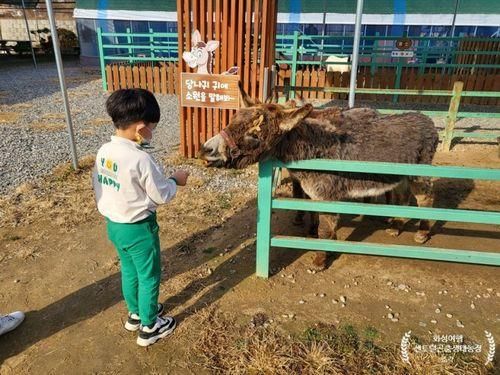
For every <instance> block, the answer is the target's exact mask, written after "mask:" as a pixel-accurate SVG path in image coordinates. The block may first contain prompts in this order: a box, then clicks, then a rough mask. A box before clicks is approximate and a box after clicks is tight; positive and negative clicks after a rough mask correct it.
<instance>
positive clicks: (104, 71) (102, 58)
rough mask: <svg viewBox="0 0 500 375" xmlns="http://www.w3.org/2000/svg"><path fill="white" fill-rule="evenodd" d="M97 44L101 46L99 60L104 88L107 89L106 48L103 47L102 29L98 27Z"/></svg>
mask: <svg viewBox="0 0 500 375" xmlns="http://www.w3.org/2000/svg"><path fill="white" fill-rule="evenodd" d="M97 44H98V46H99V62H100V64H101V78H102V89H103V90H104V91H107V89H108V82H107V81H106V68H105V66H104V49H103V48H102V29H101V28H100V27H98V28H97Z"/></svg>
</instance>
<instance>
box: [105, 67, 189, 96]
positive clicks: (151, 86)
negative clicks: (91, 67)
mask: <svg viewBox="0 0 500 375" xmlns="http://www.w3.org/2000/svg"><path fill="white" fill-rule="evenodd" d="M178 70H179V68H178V65H177V63H173V62H164V63H160V64H158V65H152V64H135V65H133V66H132V65H129V64H126V63H124V64H121V63H116V64H107V65H106V80H107V82H108V91H109V92H112V91H116V90H119V89H132V88H143V89H147V90H149V91H151V92H154V93H156V94H178V93H179V91H180V89H179V88H178V83H179V82H178V78H179V74H178Z"/></svg>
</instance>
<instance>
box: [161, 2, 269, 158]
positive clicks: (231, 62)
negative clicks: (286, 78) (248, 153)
mask: <svg viewBox="0 0 500 375" xmlns="http://www.w3.org/2000/svg"><path fill="white" fill-rule="evenodd" d="M276 16H277V0H177V21H178V25H180V27H179V31H178V32H179V56H182V53H183V52H184V51H185V50H190V49H191V34H192V33H193V31H194V30H199V31H200V33H201V37H202V40H204V41H205V42H206V41H208V40H218V41H219V42H220V46H219V48H217V49H216V50H215V54H214V58H215V61H214V73H215V74H218V73H222V72H225V71H226V70H228V69H229V68H230V67H232V66H238V67H239V68H240V71H239V76H240V80H241V82H242V83H243V87H244V88H245V90H246V91H247V92H248V93H249V94H250V95H251V96H252V97H259V98H261V99H262V95H263V90H264V87H263V85H262V84H261V80H262V77H263V75H264V69H265V67H269V68H270V67H271V65H272V64H273V63H274V48H275V47H274V46H275V36H276ZM179 67H180V69H179V71H178V73H177V74H178V75H180V72H192V71H194V70H192V69H191V68H189V67H187V65H186V64H185V62H184V61H180V62H179ZM153 86H154V85H153ZM234 113H235V110H221V109H206V108H180V127H181V147H180V152H181V154H183V155H184V156H187V157H195V156H196V155H197V154H198V151H199V149H200V145H201V144H203V143H204V142H205V141H206V140H207V139H208V138H210V137H212V136H213V135H215V134H217V133H218V132H220V130H221V129H223V128H225V127H226V126H227V125H228V123H229V121H230V119H231V117H232V116H233V115H234Z"/></svg>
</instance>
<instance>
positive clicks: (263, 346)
mask: <svg viewBox="0 0 500 375" xmlns="http://www.w3.org/2000/svg"><path fill="white" fill-rule="evenodd" d="M265 320H266V319H262V317H259V318H258V319H255V317H254V319H253V322H254V323H253V324H250V325H247V326H241V325H238V323H237V322H236V319H235V318H234V316H231V315H229V314H225V313H222V312H220V311H219V310H217V309H216V308H210V309H206V311H203V312H201V313H200V319H199V322H198V324H199V327H198V329H199V330H200V334H199V335H198V340H197V341H196V343H195V344H194V345H195V348H194V349H195V351H196V353H197V354H198V355H199V357H200V359H201V362H202V363H201V365H202V366H203V367H206V368H208V369H209V370H211V371H212V372H214V373H217V374H277V375H281V374H283V375H290V374H305V375H309V374H310V375H313V374H315V375H316V374H335V375H336V374H339V375H340V374H342V375H347V374H349V375H351V374H356V375H363V374H391V375H392V374H393V375H406V374H416V375H430V374H432V375H441V374H443V375H444V374H456V375H469V374H478V375H483V374H492V373H493V372H492V371H493V370H491V369H490V370H488V369H486V368H485V367H484V365H483V363H482V361H483V360H484V359H481V358H478V357H476V356H473V355H461V356H455V357H454V358H452V360H451V361H443V359H442V358H441V357H440V356H438V355H436V354H430V353H429V354H427V353H426V354H421V353H410V363H409V364H406V363H404V362H403V361H401V359H400V354H399V347H398V346H395V345H394V346H384V345H380V344H376V343H375V339H374V332H375V331H373V329H371V330H367V331H365V332H364V333H363V334H362V335H360V334H358V333H357V331H356V330H355V329H354V328H353V327H352V326H345V327H341V328H335V327H333V326H318V327H316V328H312V329H308V330H306V331H305V332H304V333H303V334H302V335H300V336H291V335H288V334H287V333H285V332H282V331H281V330H280V329H278V328H274V327H273V326H272V325H269V324H268V323H263V322H264V321H265ZM256 321H258V323H257V324H255V322H256Z"/></svg>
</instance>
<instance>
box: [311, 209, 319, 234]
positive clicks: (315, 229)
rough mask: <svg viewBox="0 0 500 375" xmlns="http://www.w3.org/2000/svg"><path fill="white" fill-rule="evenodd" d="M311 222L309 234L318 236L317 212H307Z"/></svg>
mask: <svg viewBox="0 0 500 375" xmlns="http://www.w3.org/2000/svg"><path fill="white" fill-rule="evenodd" d="M309 215H310V218H311V222H310V223H309V234H310V235H311V236H314V237H318V227H319V214H318V213H317V212H312V211H311V212H309Z"/></svg>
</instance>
